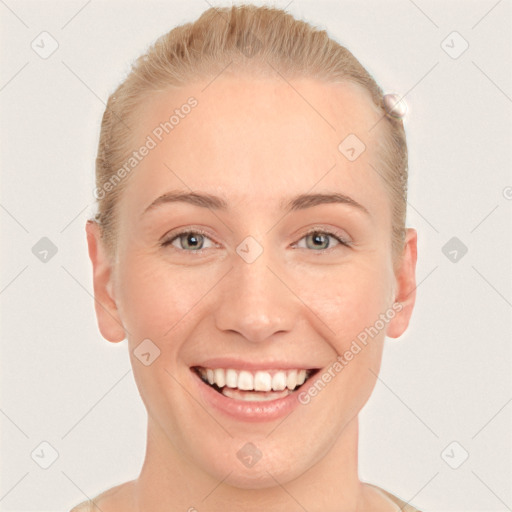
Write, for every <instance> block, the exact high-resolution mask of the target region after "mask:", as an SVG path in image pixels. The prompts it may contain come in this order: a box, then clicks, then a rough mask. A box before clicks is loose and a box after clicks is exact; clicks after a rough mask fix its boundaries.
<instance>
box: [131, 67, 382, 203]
mask: <svg viewBox="0 0 512 512" xmlns="http://www.w3.org/2000/svg"><path fill="white" fill-rule="evenodd" d="M190 98H193V100H190ZM190 105H194V106H193V107H190ZM379 118H380V114H379V112H378V111H377V109H376V108H375V107H374V106H373V102H372V101H371V98H370V96H369V95H368V93H367V92H366V91H364V90H363V89H362V88H361V87H359V86H356V85H355V84H352V83H348V82H343V83H337V84H332V83H325V82H321V81H319V80H315V79H311V78H301V79H296V80H293V82H292V81H286V80H284V79H283V78H280V77H274V78H261V77H258V78H257V79H254V78H251V77H243V76H229V75H226V76H220V77H217V78H216V79H215V80H213V81H211V79H210V80H206V81H204V82H197V83H192V84H189V85H187V86H183V87H180V88H175V89H172V90H168V91H160V92H158V93H153V94H151V95H150V96H148V97H147V98H146V99H145V100H143V101H142V102H141V104H140V107H139V109H138V111H137V115H136V123H134V132H133V135H134V137H133V140H134V148H137V147H140V146H142V145H143V144H144V143H145V141H148V137H149V138H150V139H151V140H152V141H153V142H154V147H153V148H152V149H151V150H150V151H149V152H148V154H147V156H145V157H144V158H143V159H142V160H141V161H140V163H138V164H137V166H136V168H135V169H134V171H133V172H132V175H131V176H130V180H129V182H130V183H129V184H128V186H127V187H126V190H125V194H124V195H125V196H126V199H123V200H124V201H125V202H126V201H127V202H129V203H130V204H131V205H132V206H133V205H134V204H135V203H137V204H138V205H139V206H142V205H147V204H148V202H151V201H152V200H153V199H154V198H155V195H158V194H162V193H164V192H165V191H166V189H171V188H181V189H192V190H201V191H206V192H211V193H216V194H217V195H223V196H228V195H229V196H232V198H233V202H240V201H248V202H250V201H258V202H259V203H260V204H261V201H262V200H264V201H268V202H269V203H268V204H270V202H274V201H275V203H276V204H277V203H278V202H279V201H280V200H281V198H282V196H283V195H286V196H290V195H293V194H294V193H302V192H306V191H308V190H310V189H311V188H313V187H315V184H317V186H316V188H317V189H318V190H316V191H320V189H322V188H325V189H329V190H330V191H332V190H333V189H337V190H338V191H341V192H352V193H353V194H355V195H360V196H365V195H366V197H367V199H368V200H370V202H374V203H376V204H377V203H379V201H380V202H382V183H380V180H379V178H378V175H377V174H376V173H375V171H374V170H373V169H372V167H371V166H370V164H373V165H375V162H376V159H377V158H378V155H377V146H376V141H377V137H378V136H379V128H378V127H377V128H376V129H375V130H372V127H374V126H375V124H376V123H377V121H378V120H379ZM343 141H347V142H343ZM340 144H341V146H340ZM352 148H353V149H354V151H351V149H352ZM361 150H362V152H361ZM354 152H355V153H356V156H357V153H359V152H361V153H360V155H359V156H358V157H357V158H356V159H353V156H354ZM349 157H350V158H349ZM362 188H363V189H366V190H361V189H362Z"/></svg>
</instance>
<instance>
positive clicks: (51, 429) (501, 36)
mask: <svg viewBox="0 0 512 512" xmlns="http://www.w3.org/2000/svg"><path fill="white" fill-rule="evenodd" d="M257 3H262V2H257ZM211 4H212V5H225V4H224V3H221V2H211ZM274 5H277V6H279V7H285V6H286V5H288V7H287V10H288V11H289V12H291V13H292V14H294V15H296V16H297V17H301V18H303V19H306V20H307V21H310V22H312V23H313V24H316V25H319V26H321V27H323V28H326V29H327V30H328V31H329V33H330V34H331V35H333V36H334V37H335V38H337V39H338V40H339V41H340V42H341V43H342V44H345V45H346V46H348V47H349V49H351V50H352V51H353V52H354V54H355V55H356V57H357V58H359V59H360V61H361V62H362V63H363V65H365V66H366V67H367V68H368V69H369V71H370V72H371V73H372V74H373V75H374V77H375V78H376V79H377V81H378V82H379V84H380V85H381V86H382V87H383V89H384V90H385V91H387V92H397V93H398V94H400V95H402V96H403V95H405V101H406V103H407V104H408V107H409V110H408V114H407V118H406V121H405V124H406V130H407V136H408V142H409V151H410V181H409V189H410V193H409V209H408V225H409V226H412V227H416V228H417V229H418V232H419V259H418V268H417V277H418V282H419V286H418V290H417V303H416V308H415V311H414V313H413V318H412V322H411V325H410V327H409V330H408V331H407V333H406V334H405V335H404V336H402V337H401V338H400V339H398V340H392V339H390V340H388V341H387V342H386V348H385V352H384V359H383V366H382V372H381V374H380V379H379V381H378V383H377V386H376V389H375V392H374V394H373V395H372V397H371V399H370V401H369V402H368V404H367V406H366V408H365V409H364V410H363V412H362V414H361V436H360V438H361V445H360V476H361V478H362V479H363V480H365V481H369V482H372V483H375V484H377V485H380V486H382V487H384V488H385V489H388V490H390V491H391V492H393V493H395V494H397V495H398V496H400V497H401V498H403V499H405V500H406V501H409V500H411V502H412V503H413V504H415V505H416V506H418V507H419V508H421V510H423V511H425V512H427V511H429V512H434V511H435V512H440V511H465V512H469V511H479V512H480V511H505V510H512V487H511V482H512V446H511V427H512V421H511V414H512V403H511V400H512V386H511V374H512V371H511V370H512V364H511V349H510V347H511V343H510V342H511V308H512V303H511V301H512V293H511V292H512V290H511V288H512V287H511V232H512V231H511V218H512V216H511V208H512V200H511V198H512V188H511V187H512V176H511V172H510V169H511V163H512V158H511V109H512V98H511V96H512V77H511V48H512V45H511V2H510V1H508V0H501V1H496V0H489V1H487V0H485V1H484V0H481V1H453V0H452V1H430V0H428V1H427V0H415V1H414V2H413V1H412V0H394V1H386V2H383V1H380V2H379V1H372V2H356V1H351V2H348V1H337V2H334V1H319V0H315V1H314V2H313V1H301V0H294V1H292V2H291V3H290V2H289V0H287V1H278V2H275V4H274ZM206 8H208V3H207V2H205V1H204V0H193V1H187V2H184V1H167V2H142V1H138V2H126V1H123V2H118V1H115V2H114V1H108V2H106V1H97V0H93V1H90V2H87V1H85V0H81V1H67V2H64V1H61V2H49V1H48V2H46V1H45V2H42V1H37V2H36V1H32V2H29V1H24V2H21V1H14V0H5V1H3V0H2V1H0V16H1V18H0V20H1V21H0V23H1V35H0V38H1V39H0V48H1V49H2V50H1V63H2V73H1V78H0V103H1V115H0V123H1V124H0V130H1V141H2V143H1V166H2V167H1V170H2V182H1V184H2V186H1V197H0V222H1V235H2V240H3V242H2V251H1V258H2V259H1V267H0V268H1V281H0V299H1V301H2V323H1V325H2V334H1V342H2V345H1V358H0V361H1V363H0V364H1V404H0V429H1V439H0V442H1V451H2V457H1V475H0V478H1V481H0V509H1V510H5V511H28V510H40V511H42V510H48V511H50V510H51V511H57V510H61V511H67V510H69V509H70V508H71V506H73V505H75V504H77V503H78V502H80V501H82V500H84V499H86V498H87V497H94V496H95V495H96V494H98V493H99V492H100V491H103V490H105V489H107V488H109V487H112V486H114V485H117V484H119V483H122V482H124V481H127V480H130V479H132V478H135V477H136V476H137V475H138V471H139V469H140V467H141V464H142V461H143V457H144V447H145V418H146V416H145V410H144V407H143V405H142V402H141V400H140V397H139V395H138V392H137V388H136V386H135V383H134V380H133V375H132V372H131V370H130V364H129V358H128V354H127V346H126V341H124V342H122V343H119V344H117V345H114V344H111V343H109V342H107V341H105V340H104V339H103V338H102V337H101V335H100V333H99V331H98V328H97V325H96V318H95V314H94V308H93V299H92V277H91V276H92V272H91V265H90V262H89V259H88V255H87V246H86V238H85V229H84V225H85V221H86V219H87V218H88V217H89V216H91V215H92V214H93V213H94V204H93V203H94V197H93V195H92V191H93V189H94V186H95V185H94V158H95V153H96V147H97V141H98V134H99V124H100V120H101V116H102V113H103V110H104V107H105V102H106V100H107V98H108V95H109V94H110V93H111V92H112V91H113V90H114V88H115V87H116V86H117V85H118V83H119V82H120V81H121V80H122V78H123V77H124V76H125V73H126V72H127V71H128V69H129V65H130V63H131V62H132V60H133V59H135V58H136V57H137V56H138V55H139V54H140V53H142V52H143V51H144V50H145V49H146V47H147V46H148V45H149V44H150V43H151V42H152V41H153V40H154V39H156V38H157V37H158V36H160V35H161V34H163V33H164V32H166V31H168V30H170V29H171V28H172V27H174V26H175V25H177V24H181V23H183V22H186V21H189V20H193V19H195V18H196V17H197V16H198V15H199V14H200V13H201V12H203V11H204V10H205V9H206ZM42 31H48V32H49V33H50V34H51V35H52V37H53V38H54V39H55V40H57V41H58V44H59V48H58V49H57V51H56V52H55V53H54V54H53V55H51V56H50V57H49V58H47V59H42V58H40V57H39V56H38V54H36V53H35V52H34V51H33V50H32V48H31V42H32V41H33V40H34V39H36V38H37V37H38V35H39V34H40V33H41V32H42ZM453 31H457V32H458V33H459V34H460V35H461V36H462V37H463V38H464V39H465V40H466V41H467V42H468V43H469V48H468V49H467V50H466V51H465V52H464V53H463V54H462V55H460V56H459V57H458V58H452V57H451V56H450V55H448V54H447V53H446V51H445V49H443V44H444V45H448V46H452V47H453V48H452V49H451V51H452V52H454V51H457V50H458V49H460V48H461V41H460V40H457V39H453V36H451V37H448V36H450V34H451V33H452V32H453ZM447 37H448V39H446V38H447ZM445 39H446V42H445V43H442V42H443V40H445ZM42 237H47V238H48V239H50V240H51V241H52V243H53V244H54V245H55V246H56V248H57V253H56V254H55V255H54V256H53V257H51V258H50V255H51V253H50V254H49V256H48V261H47V262H46V263H45V262H42V261H40V260H39V259H38V258H37V257H36V256H35V255H34V254H33V252H32V248H33V246H34V245H35V244H36V243H38V241H39V240H40V239H41V238H42ZM452 237H457V238H458V239H459V240H460V242H462V243H463V244H464V245H465V246H466V247H467V248H468V251H467V254H465V255H464V256H463V257H462V258H460V254H461V253H460V252H458V255H459V258H460V259H459V260H458V261H456V262H453V261H450V259H449V258H448V257H447V256H445V254H444V253H443V250H442V248H443V247H444V246H445V244H446V243H447V242H448V241H449V240H450V239H451V238H452ZM41 243H44V242H41ZM450 250H451V249H450ZM444 252H446V253H448V251H447V250H446V249H445V251H444ZM102 418H104V419H103V420H102ZM43 441H46V442H48V443H50V445H51V446H53V447H54V448H55V450H57V452H58V453H59V457H58V458H57V460H56V461H55V462H54V463H53V464H52V465H51V466H50V467H49V468H48V469H42V468H41V467H40V466H39V465H38V464H36V462H35V461H34V460H33V459H32V458H31V453H32V452H33V451H34V449H36V448H38V446H39V445H40V443H41V442H43ZM453 441H456V442H457V443H459V445H460V446H461V447H463V449H464V450H466V451H467V452H468V453H469V458H468V459H467V460H466V461H465V462H464V463H463V464H462V465H461V466H460V467H459V468H458V469H452V468H451V467H450V466H449V465H448V464H447V463H446V462H445V460H444V459H443V458H442V457H441V453H442V452H443V450H444V449H445V448H446V447H447V446H448V445H449V444H450V443H452V442H453ZM36 452H37V450H36ZM38 453H39V454H40V456H41V457H40V459H43V458H44V457H48V453H49V450H48V449H46V451H45V450H44V449H43V452H41V451H40V449H39V452H38ZM42 453H45V455H44V456H42ZM461 453H462V448H459V447H455V448H454V449H453V450H451V449H449V450H448V455H446V452H445V459H446V458H448V459H449V460H450V462H451V463H452V465H453V464H454V461H455V462H457V460H459V457H460V455H461Z"/></svg>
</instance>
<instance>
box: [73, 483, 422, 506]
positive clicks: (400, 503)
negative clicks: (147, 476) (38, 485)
mask: <svg viewBox="0 0 512 512" xmlns="http://www.w3.org/2000/svg"><path fill="white" fill-rule="evenodd" d="M367 485H371V486H372V487H374V488H375V489H377V490H379V491H380V492H381V493H382V494H384V496H386V497H388V498H389V499H390V500H391V501H392V502H393V503H396V504H397V505H398V506H399V507H400V509H401V511H402V512H420V510H418V509H417V508H414V507H413V506H412V505H408V504H407V502H406V501H403V500H401V499H400V498H398V497H396V496H394V495H393V494H391V493H390V492H388V491H385V490H384V489H382V488H381V487H378V486H376V485H373V484H367ZM114 489H115V488H113V489H109V490H107V491H105V492H103V493H101V494H100V495H98V496H96V498H94V499H93V500H87V501H84V502H82V503H80V504H79V505H77V506H76V507H74V508H72V509H71V510H70V512H97V508H96V507H95V506H94V502H96V501H98V500H99V499H101V498H103V497H105V496H106V495H107V494H110V493H111V492H112V491H113V490H114Z"/></svg>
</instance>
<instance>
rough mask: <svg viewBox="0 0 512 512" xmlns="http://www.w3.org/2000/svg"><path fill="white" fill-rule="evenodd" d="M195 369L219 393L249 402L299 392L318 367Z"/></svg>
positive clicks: (197, 367)
mask: <svg viewBox="0 0 512 512" xmlns="http://www.w3.org/2000/svg"><path fill="white" fill-rule="evenodd" d="M192 370H193V371H194V372H195V373H196V374H197V375H198V376H199V377H200V378H201V380H202V381H203V382H204V383H205V384H208V385H209V386H210V387H211V388H213V389H214V390H215V391H217V392H218V393H221V394H222V395H224V396H225V397H228V398H231V399H235V400H242V401H246V402H264V401H271V400H278V399H280V398H284V397H287V396H289V395H291V394H292V393H295V392H296V391H297V390H298V389H299V388H300V387H301V386H302V385H303V384H304V383H305V382H306V381H307V380H308V379H309V378H310V377H311V376H312V375H313V374H315V373H316V372H317V369H303V368H300V369H299V368H298V369H288V370H279V369H269V370H257V371H250V370H235V369H233V368H229V369H225V368H205V367H201V366H195V367H193V368H192Z"/></svg>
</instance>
